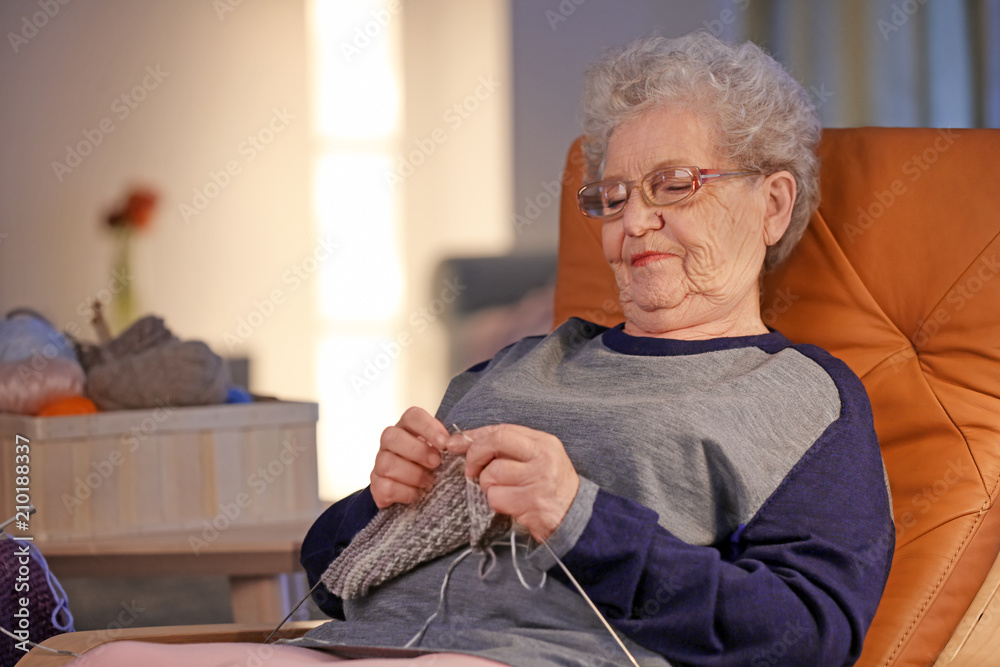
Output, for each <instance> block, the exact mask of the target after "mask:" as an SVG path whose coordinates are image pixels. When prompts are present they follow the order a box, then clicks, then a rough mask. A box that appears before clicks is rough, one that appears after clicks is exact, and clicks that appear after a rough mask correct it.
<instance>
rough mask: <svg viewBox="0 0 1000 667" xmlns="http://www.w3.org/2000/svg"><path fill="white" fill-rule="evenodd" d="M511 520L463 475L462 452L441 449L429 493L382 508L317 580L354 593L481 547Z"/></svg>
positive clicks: (502, 531) (336, 591) (335, 589)
mask: <svg viewBox="0 0 1000 667" xmlns="http://www.w3.org/2000/svg"><path fill="white" fill-rule="evenodd" d="M511 525H512V521H511V519H510V517H509V516H505V515H498V514H496V513H495V512H494V511H493V508H491V507H490V505H489V502H487V500H486V494H485V493H483V490H482V489H481V488H479V484H478V482H476V481H475V480H471V479H468V478H467V477H466V476H465V457H464V456H455V455H454V454H445V455H444V456H443V457H442V459H441V465H440V466H438V469H437V480H436V481H435V484H434V487H433V488H432V489H431V490H430V491H429V492H428V493H427V495H425V496H424V497H423V498H421V499H420V500H419V501H417V502H415V503H413V504H410V505H400V504H396V505H391V506H389V507H387V508H385V509H382V510H380V511H379V513H378V514H377V515H376V516H375V518H374V519H372V522H371V523H369V524H368V525H367V526H366V527H365V528H364V530H362V531H361V532H360V533H358V534H357V535H356V536H355V537H354V539H353V540H352V541H351V543H350V544H349V545H348V546H347V548H346V549H344V551H343V552H341V554H340V555H339V556H338V557H337V558H336V559H334V561H333V562H332V563H330V567H328V568H327V570H326V572H325V573H323V576H322V578H321V580H322V581H323V584H324V585H325V586H326V587H327V589H328V590H329V591H330V592H331V593H333V594H334V595H336V596H337V597H340V598H342V599H351V598H358V597H361V596H364V595H367V594H368V589H369V588H371V587H372V586H378V585H379V584H382V583H384V582H386V581H388V580H390V579H392V578H394V577H397V576H399V575H400V574H403V573H404V572H408V571H410V570H412V569H413V568H414V567H416V566H417V565H419V564H421V563H424V562H426V561H429V560H433V559H435V558H438V557H439V556H443V555H445V554H448V553H451V552H452V551H454V550H456V549H458V548H459V547H461V546H463V545H466V544H468V545H469V546H471V547H472V549H474V550H476V551H485V550H486V548H487V547H488V546H489V544H490V543H491V542H492V541H493V540H494V539H496V538H498V537H500V536H501V535H504V534H506V533H508V532H510V530H511Z"/></svg>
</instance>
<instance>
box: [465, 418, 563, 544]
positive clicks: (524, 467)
mask: <svg viewBox="0 0 1000 667" xmlns="http://www.w3.org/2000/svg"><path fill="white" fill-rule="evenodd" d="M465 435H466V436H468V438H469V439H471V440H472V442H469V441H468V440H467V439H466V438H463V437H462V434H458V435H453V436H452V437H451V440H449V441H448V451H450V452H453V453H456V454H462V453H464V454H465V460H466V467H465V474H466V476H467V477H472V478H478V479H479V485H480V487H481V488H482V489H483V491H484V492H485V493H486V497H487V499H488V500H489V503H490V506H491V507H492V508H493V509H494V510H495V511H496V512H498V513H501V514H509V515H510V516H512V517H514V519H515V520H516V521H517V522H518V523H520V524H521V525H523V526H525V527H526V528H528V530H530V531H531V534H532V535H534V537H535V538H536V539H540V540H544V539H548V537H549V536H550V535H551V534H552V532H553V531H555V529H556V528H557V527H558V525H559V523H560V522H561V521H562V519H563V517H564V516H566V512H567V511H568V510H569V507H570V505H572V504H573V499H574V498H575V497H576V492H577V490H578V489H579V488H580V478H579V476H578V475H577V473H576V469H575V468H574V467H573V463H572V462H571V461H570V460H569V457H568V456H567V455H566V450H565V448H563V445H562V442H561V441H560V440H559V439H558V438H557V437H555V436H553V435H550V434H548V433H543V432H541V431H536V430H534V429H531V428H528V427H526V426H518V425H514V424H498V425H495V426H485V427H482V428H478V429H470V430H469V431H466V432H465Z"/></svg>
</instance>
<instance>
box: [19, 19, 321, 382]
mask: <svg viewBox="0 0 1000 667" xmlns="http://www.w3.org/2000/svg"><path fill="white" fill-rule="evenodd" d="M46 12H48V13H46ZM0 32H2V34H4V35H5V39H4V41H3V44H0V91H2V95H3V104H2V106H0V145H2V146H3V158H2V162H0V311H3V312H5V311H6V310H8V309H10V308H12V307H15V306H31V307H33V308H36V309H38V310H40V311H42V312H43V313H44V314H45V315H47V316H48V317H49V318H50V319H52V320H53V322H54V323H55V324H56V326H57V327H60V328H69V329H71V330H74V329H75V330H78V331H80V332H81V333H82V335H84V336H85V337H88V338H92V337H93V332H92V331H91V328H90V325H89V322H88V320H89V318H88V311H89V306H88V304H89V302H90V301H91V300H92V299H94V298H95V297H99V298H100V297H103V298H107V297H108V296H109V294H110V290H112V289H114V288H115V287H117V285H116V284H115V283H113V282H112V277H111V268H112V261H113V258H112V247H113V244H112V238H111V235H110V234H108V233H106V232H107V230H106V229H103V225H104V223H103V221H102V217H103V216H104V214H106V213H107V211H108V210H109V209H110V208H111V207H112V206H113V205H114V204H116V203H118V201H119V200H120V199H121V198H122V197H123V196H124V194H125V191H126V189H127V188H128V187H129V186H130V185H132V184H146V185H149V186H151V187H153V188H155V189H157V190H158V191H159V192H160V195H161V200H160V206H159V211H158V215H157V216H156V218H155V219H154V221H153V223H152V227H151V228H150V229H149V230H147V232H146V233H144V234H141V235H140V237H139V238H138V239H137V242H136V244H135V248H134V252H133V267H134V271H133V273H134V276H135V278H134V283H133V284H134V289H135V292H136V295H137V298H138V301H139V304H140V306H141V310H142V311H143V312H153V313H157V314H160V315H162V316H164V317H165V318H166V321H167V324H168V326H170V327H171V328H172V329H173V330H174V331H175V333H177V334H178V335H179V336H181V337H182V338H200V339H203V340H205V341H206V342H208V343H209V344H210V345H211V346H212V347H213V348H214V349H215V350H216V351H217V352H219V353H221V354H224V355H233V356H240V355H247V354H248V355H250V356H251V357H253V369H252V375H253V377H252V383H253V388H255V389H256V390H258V391H262V392H266V393H275V394H279V395H282V396H283V397H287V398H309V397H311V396H312V395H313V393H314V388H313V386H314V382H313V357H314V350H313V345H312V344H311V342H312V338H311V337H312V329H313V318H314V316H313V310H314V309H313V301H314V296H313V294H314V286H313V282H312V281H311V277H312V276H311V275H310V274H308V273H307V272H304V271H303V267H302V263H303V260H305V259H306V258H311V257H312V256H313V253H314V251H315V250H316V249H317V247H318V245H319V244H320V242H321V240H320V239H317V238H316V237H315V234H313V233H312V232H311V220H310V212H309V201H308V197H309V162H308V150H309V144H308V137H309V126H310V121H309V104H308V94H307V67H306V46H305V45H306V24H305V9H304V3H303V2H287V1H284V0H258V1H257V2H242V3H239V2H229V1H228V0H223V1H221V2H214V3H213V2H206V1H204V0H172V1H171V2H156V3H153V2H141V3H140V2H130V1H128V0H92V1H87V0H76V1H74V2H68V3H65V4H63V3H62V2H57V1H55V0H52V1H50V2H39V1H38V0H6V1H5V2H3V3H2V4H0ZM12 35H13V36H12ZM74 154H75V155H77V156H78V157H74ZM55 163H60V164H61V165H62V166H59V165H56V164H55ZM227 168H228V169H227ZM182 205H185V206H187V207H190V208H187V209H185V208H182ZM276 296H277V297H278V298H277V299H275V298H274V297H276ZM303 342H308V343H310V344H302V343H303Z"/></svg>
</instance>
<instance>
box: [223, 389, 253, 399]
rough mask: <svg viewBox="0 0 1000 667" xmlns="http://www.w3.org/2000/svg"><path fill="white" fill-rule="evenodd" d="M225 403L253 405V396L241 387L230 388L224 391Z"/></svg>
mask: <svg viewBox="0 0 1000 667" xmlns="http://www.w3.org/2000/svg"><path fill="white" fill-rule="evenodd" d="M226 403H253V396H252V395H251V394H250V392H249V391H247V390H246V389H244V388H242V387H236V386H233V387H230V388H229V389H228V390H227V391H226Z"/></svg>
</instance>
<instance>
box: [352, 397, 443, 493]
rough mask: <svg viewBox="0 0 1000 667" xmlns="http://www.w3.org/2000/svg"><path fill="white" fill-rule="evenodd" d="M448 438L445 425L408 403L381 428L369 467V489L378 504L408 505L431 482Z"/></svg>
mask: <svg viewBox="0 0 1000 667" xmlns="http://www.w3.org/2000/svg"><path fill="white" fill-rule="evenodd" d="M447 442H448V429H446V428H445V427H444V424H442V423H441V422H439V421H438V420H437V419H435V418H434V417H433V416H431V414H430V413H428V412H427V411H426V410H424V409H423V408H417V407H412V408H409V409H408V410H407V411H406V412H404V413H403V416H402V417H400V418H399V421H398V422H397V423H396V425H395V426H390V427H388V428H387V429H385V430H384V431H382V437H381V438H379V446H378V454H377V455H376V456H375V465H374V467H372V474H371V492H372V498H374V499H375V504H376V505H377V506H378V507H379V508H383V507H388V506H389V505H392V504H393V503H402V504H404V505H408V504H410V503H412V502H415V501H416V500H418V499H419V498H420V497H421V496H422V495H423V494H424V492H425V491H427V490H428V489H430V488H431V487H432V486H434V472H433V471H434V469H435V468H437V467H438V465H440V464H441V454H440V453H439V451H438V450H440V449H443V448H444V447H445V445H446V444H447Z"/></svg>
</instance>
